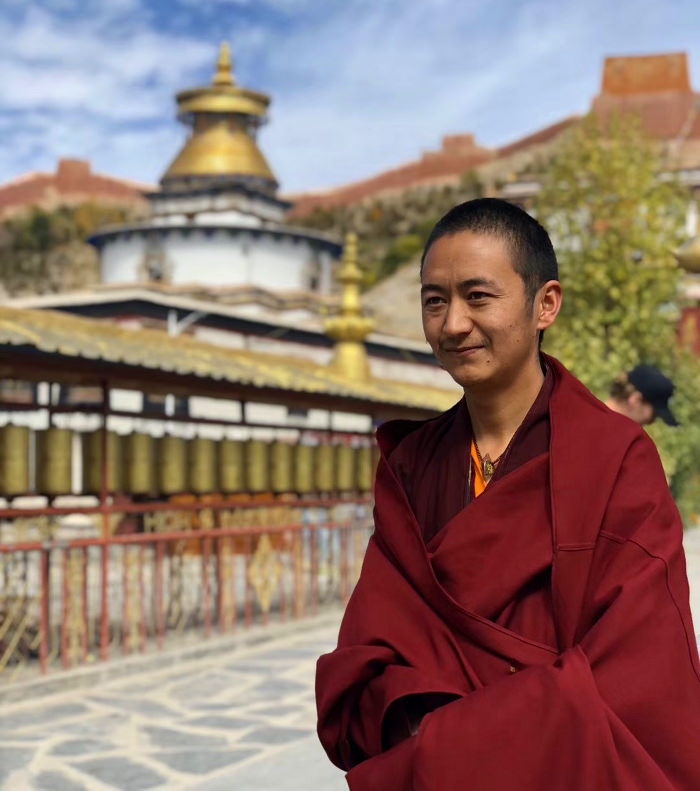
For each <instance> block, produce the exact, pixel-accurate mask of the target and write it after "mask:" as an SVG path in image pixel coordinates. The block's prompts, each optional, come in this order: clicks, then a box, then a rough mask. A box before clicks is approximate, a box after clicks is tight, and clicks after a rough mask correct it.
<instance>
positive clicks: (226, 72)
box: [212, 41, 234, 85]
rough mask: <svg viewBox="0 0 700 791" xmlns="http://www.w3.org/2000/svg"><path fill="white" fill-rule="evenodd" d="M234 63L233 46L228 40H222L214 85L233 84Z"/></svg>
mask: <svg viewBox="0 0 700 791" xmlns="http://www.w3.org/2000/svg"><path fill="white" fill-rule="evenodd" d="M232 69H233V63H232V62H231V47H230V46H229V45H228V42H227V41H222V42H221V49H220V50H219V59H218V60H217V61H216V74H215V75H214V79H213V80H212V85H233V84H234V80H233V74H232V73H231V72H232Z"/></svg>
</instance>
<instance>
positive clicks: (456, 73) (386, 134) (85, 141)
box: [0, 0, 700, 191]
mask: <svg viewBox="0 0 700 791" xmlns="http://www.w3.org/2000/svg"><path fill="white" fill-rule="evenodd" d="M214 6H215V8H216V10H215V11H214V12H212V8H213V7H214ZM157 9H160V10H157ZM279 12H281V14H282V17H281V16H280V13H279ZM159 14H160V16H159ZM166 14H167V19H166V16H165V15H166ZM281 19H282V21H281ZM177 20H184V21H181V23H180V24H179V25H175V24H174V23H175V21H177ZM166 21H167V22H168V23H169V24H168V25H166V24H165V22H166ZM190 21H191V25H190V27H189V28H188V27H187V24H189V22H190ZM698 24H700V4H690V3H687V2H684V0H668V2H666V3H664V4H663V5H662V4H661V3H660V0H618V2H617V3H615V4H611V3H609V2H608V0H589V2H587V3H585V4H581V3H576V2H575V0H561V1H560V2H559V3H556V4H554V3H551V2H549V0H528V2H520V0H492V1H491V2H490V3H483V2H481V0H478V1H477V0H462V1H460V0H382V2H376V0H343V1H342V2H341V0H327V2H325V3H323V4H320V3H318V2H314V1H313V0H218V2H217V3H215V4H214V3H211V2H208V3H202V4H197V3H194V2H192V3H190V4H188V0H180V2H179V3H177V2H175V0H173V2H172V3H170V4H168V5H167V7H166V6H165V4H162V5H156V4H152V3H148V2H147V0H21V1H20V0H3V5H2V10H0V41H3V49H2V51H0V74H2V79H0V130H2V136H3V146H1V147H0V180H4V179H6V178H10V177H12V176H15V175H18V174H19V173H21V172H23V171H25V170H30V169H39V167H42V168H52V167H53V166H54V164H55V160H56V159H57V158H58V157H59V156H61V155H68V154H70V155H79V156H86V157H90V158H91V159H92V161H93V166H94V168H95V169H99V170H102V171H105V172H108V173H113V174H114V175H117V176H124V177H128V178H133V179H139V180H145V181H155V180H157V178H158V177H159V176H160V174H161V173H162V171H163V170H164V169H165V167H166V166H167V164H168V162H169V161H170V160H171V159H172V158H173V157H174V156H175V154H176V152H177V150H178V149H179V147H180V145H181V142H182V139H183V137H184V130H183V129H182V128H181V127H179V125H178V124H177V123H176V121H175V119H174V111H175V105H174V101H173V98H174V94H175V93H176V92H177V91H178V90H181V89H183V88H186V87H189V86H192V85H193V84H197V83H200V82H201V81H202V75H206V76H205V77H204V79H208V75H209V74H210V73H211V72H212V71H213V65H214V59H215V56H216V48H217V46H218V43H219V42H220V41H221V40H222V39H227V38H229V39H232V48H233V57H234V62H235V64H236V74H237V78H238V80H239V82H241V83H242V84H243V85H245V86H246V87H250V88H254V89H258V90H263V91H266V92H270V93H271V94H272V98H273V104H272V107H271V124H270V125H269V126H268V127H267V128H266V129H265V130H264V131H263V133H262V135H261V146H262V148H263V150H264V151H265V153H266V155H267V157H268V159H269V161H270V163H271V165H272V167H273V169H274V170H275V172H276V173H277V175H278V177H279V179H280V181H281V182H282V186H283V188H284V190H286V191H297V190H302V189H309V188H313V187H324V186H329V185H333V184H338V183H344V182H346V181H349V180H355V179H358V178H362V177H365V176H368V175H372V174H373V173H376V172H378V171H381V170H384V169H386V168H389V167H393V166H396V165H399V164H401V163H403V162H405V161H407V160H410V159H415V158H416V157H417V156H419V155H420V151H421V149H425V148H435V147H437V146H438V145H439V143H440V138H441V136H442V135H443V134H449V133H455V132H468V131H473V132H476V134H477V139H478V140H479V141H480V142H482V143H485V144H488V145H497V144H501V143H504V142H509V141H510V140H513V139H515V138H517V137H518V136H520V135H522V134H525V133H528V132H531V131H534V130H536V129H538V128H541V127H542V126H544V125H545V124H547V123H550V122H553V121H556V120H559V119H560V118H562V117H564V116H566V115H568V114H570V113H572V112H580V111H585V110H586V109H587V107H588V106H589V103H590V100H591V98H592V96H593V95H594V94H595V93H596V91H597V86H598V82H599V77H600V69H601V66H602V59H603V57H604V56H605V55H607V54H624V53H634V52H655V51H657V52H658V51H669V50H678V49H680V50H685V51H688V52H689V53H690V55H691V62H692V63H693V65H694V67H695V68H696V70H697V69H700V45H698V44H697V43H696V37H693V36H691V35H690V31H692V30H694V29H697V26H698ZM174 29H176V30H178V31H179V32H177V33H175V32H172V31H173V30H174ZM695 84H696V86H697V87H699V88H700V72H697V71H696V79H695Z"/></svg>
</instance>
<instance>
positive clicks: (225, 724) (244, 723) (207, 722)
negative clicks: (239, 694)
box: [185, 715, 258, 731]
mask: <svg viewBox="0 0 700 791" xmlns="http://www.w3.org/2000/svg"><path fill="white" fill-rule="evenodd" d="M185 724H186V725H189V726H192V727H194V728H219V729H221V730H234V731H240V730H242V729H243V728H252V727H254V726H256V725H258V723H257V722H251V721H250V720H243V719H240V718H238V717H223V716H217V715H211V716H208V717H197V718H196V719H194V720H187V721H186V722H185Z"/></svg>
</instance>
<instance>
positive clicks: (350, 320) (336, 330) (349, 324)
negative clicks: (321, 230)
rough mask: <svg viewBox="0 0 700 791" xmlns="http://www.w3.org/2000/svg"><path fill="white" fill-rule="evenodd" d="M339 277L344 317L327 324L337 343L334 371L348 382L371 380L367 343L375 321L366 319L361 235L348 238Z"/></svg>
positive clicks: (330, 334) (329, 321)
mask: <svg viewBox="0 0 700 791" xmlns="http://www.w3.org/2000/svg"><path fill="white" fill-rule="evenodd" d="M336 277H337V279H338V280H339V281H340V283H342V285H343V290H342V294H341V298H340V315H338V316H334V317H333V318H331V319H328V320H327V321H326V322H325V329H326V334H327V335H329V336H330V337H331V338H333V339H334V340H335V351H334V354H333V361H332V363H331V367H332V368H334V369H335V370H336V371H337V372H338V373H341V374H342V375H343V376H345V377H346V378H348V379H367V378H368V377H369V375H370V372H369V362H368V360H367V349H366V348H365V343H364V341H365V338H366V337H367V336H368V335H369V334H370V332H372V330H373V329H374V321H373V320H372V319H370V318H368V317H367V316H363V315H362V303H361V300H360V284H361V283H362V270H361V269H360V267H359V266H358V264H357V234H354V233H352V232H351V233H348V235H347V236H346V237H345V249H344V251H343V262H342V265H341V267H340V270H339V271H338V274H337V275H336Z"/></svg>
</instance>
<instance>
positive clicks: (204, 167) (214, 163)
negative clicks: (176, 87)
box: [161, 43, 277, 185]
mask: <svg viewBox="0 0 700 791" xmlns="http://www.w3.org/2000/svg"><path fill="white" fill-rule="evenodd" d="M231 69H232V66H231V54H230V50H229V47H228V44H225V43H224V44H222V45H221V51H220V53H219V59H218V61H217V70H216V73H215V74H214V78H213V80H212V84H211V85H209V86H206V87H204V88H192V89H190V90H186V91H182V92H181V93H178V94H177V104H178V117H179V118H180V120H182V121H183V122H185V123H186V124H188V125H191V127H192V135H191V136H190V138H189V139H188V140H187V142H186V143H185V145H184V147H183V148H182V150H181V151H180V153H179V154H178V155H177V157H176V158H175V160H174V161H173V163H172V164H171V165H170V167H169V168H168V169H167V171H166V172H165V174H164V175H163V178H162V179H161V182H162V183H163V184H166V183H167V182H169V181H172V180H173V179H180V178H183V177H190V176H193V177H206V176H212V177H226V176H230V177H236V176H243V177H246V178H255V179H261V180H264V181H266V182H270V183H272V184H273V185H276V184H277V180H276V179H275V175H274V173H273V172H272V170H271V169H270V166H269V165H268V164H267V161H266V160H265V157H264V156H263V154H262V152H261V151H260V149H259V148H258V145H257V143H256V141H255V132H256V130H257V128H258V126H260V124H261V123H263V122H264V120H265V116H266V113H267V107H268V105H269V104H270V98H269V97H268V96H266V95H265V94H262V93H258V92H257V91H249V90H247V89H246V88H241V87H239V86H238V85H236V81H235V79H234V77H233V74H232V71H231Z"/></svg>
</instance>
